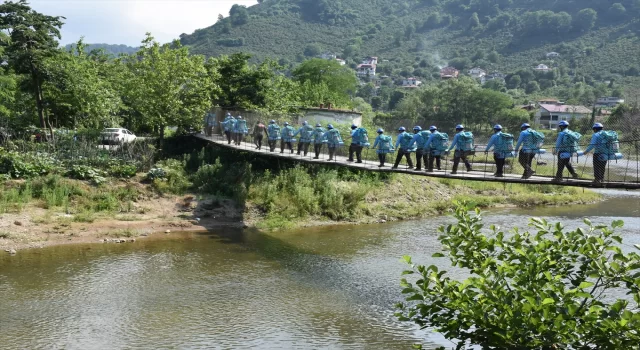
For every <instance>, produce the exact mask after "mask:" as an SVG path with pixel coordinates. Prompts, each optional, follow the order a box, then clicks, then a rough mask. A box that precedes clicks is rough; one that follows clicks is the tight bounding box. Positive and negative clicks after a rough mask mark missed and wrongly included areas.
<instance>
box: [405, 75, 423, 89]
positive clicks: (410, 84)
mask: <svg viewBox="0 0 640 350" xmlns="http://www.w3.org/2000/svg"><path fill="white" fill-rule="evenodd" d="M420 85H422V82H421V81H420V80H418V79H416V78H414V77H411V78H406V79H403V80H402V87H405V88H417V87H418V86H420Z"/></svg>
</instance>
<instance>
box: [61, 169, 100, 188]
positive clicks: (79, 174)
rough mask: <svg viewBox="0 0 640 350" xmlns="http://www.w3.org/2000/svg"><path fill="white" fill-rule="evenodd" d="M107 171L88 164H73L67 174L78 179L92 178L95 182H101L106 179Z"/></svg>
mask: <svg viewBox="0 0 640 350" xmlns="http://www.w3.org/2000/svg"><path fill="white" fill-rule="evenodd" d="M104 175H105V173H104V172H103V171H101V170H98V169H96V168H93V167H90V166H88V165H73V166H72V167H71V169H69V170H68V171H67V176H69V177H71V178H74V179H78V180H90V181H92V182H93V183H95V184H98V185H99V184H101V183H103V182H105V181H106V179H105V178H104Z"/></svg>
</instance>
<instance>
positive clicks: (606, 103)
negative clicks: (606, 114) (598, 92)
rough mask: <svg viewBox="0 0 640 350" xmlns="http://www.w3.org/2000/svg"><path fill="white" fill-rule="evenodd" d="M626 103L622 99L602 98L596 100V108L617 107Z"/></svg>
mask: <svg viewBox="0 0 640 350" xmlns="http://www.w3.org/2000/svg"><path fill="white" fill-rule="evenodd" d="M623 103H624V98H621V97H600V98H599V99H597V100H596V107H615V106H617V105H619V104H623Z"/></svg>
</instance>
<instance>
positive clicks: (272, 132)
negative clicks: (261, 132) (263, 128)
mask: <svg viewBox="0 0 640 350" xmlns="http://www.w3.org/2000/svg"><path fill="white" fill-rule="evenodd" d="M277 127H278V125H276V124H269V126H267V136H268V137H269V141H276V140H280V139H281V138H282V137H281V136H280V130H279V129H276V128H277Z"/></svg>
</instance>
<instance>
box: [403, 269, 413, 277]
mask: <svg viewBox="0 0 640 350" xmlns="http://www.w3.org/2000/svg"><path fill="white" fill-rule="evenodd" d="M412 274H413V271H411V270H406V271H402V276H404V275H412Z"/></svg>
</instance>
